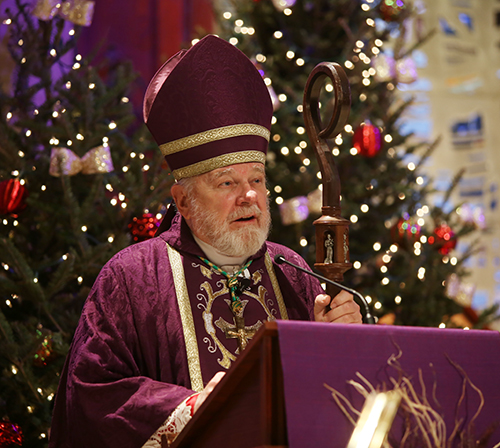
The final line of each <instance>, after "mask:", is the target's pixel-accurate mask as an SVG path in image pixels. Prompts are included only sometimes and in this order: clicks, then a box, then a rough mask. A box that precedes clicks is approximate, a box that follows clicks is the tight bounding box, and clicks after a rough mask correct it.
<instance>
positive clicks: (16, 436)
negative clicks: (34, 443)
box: [0, 420, 23, 448]
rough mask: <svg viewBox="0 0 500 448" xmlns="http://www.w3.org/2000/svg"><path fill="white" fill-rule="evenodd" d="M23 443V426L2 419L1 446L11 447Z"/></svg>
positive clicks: (2, 447)
mask: <svg viewBox="0 0 500 448" xmlns="http://www.w3.org/2000/svg"><path fill="white" fill-rule="evenodd" d="M22 444H23V432H22V431H21V428H20V427H19V426H18V425H16V424H14V423H12V422H9V421H8V420H1V421H0V448H11V447H14V446H21V445H22Z"/></svg>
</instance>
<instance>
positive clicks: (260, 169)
mask: <svg viewBox="0 0 500 448" xmlns="http://www.w3.org/2000/svg"><path fill="white" fill-rule="evenodd" d="M242 169H246V170H248V172H250V173H260V174H265V173H266V170H265V168H264V165H263V164H262V163H258V162H255V163H238V164H234V165H229V166H225V167H223V168H217V169H215V170H212V171H209V172H208V173H207V174H206V176H207V178H208V179H217V178H219V177H221V176H224V175H226V174H227V175H235V174H237V173H240V172H242Z"/></svg>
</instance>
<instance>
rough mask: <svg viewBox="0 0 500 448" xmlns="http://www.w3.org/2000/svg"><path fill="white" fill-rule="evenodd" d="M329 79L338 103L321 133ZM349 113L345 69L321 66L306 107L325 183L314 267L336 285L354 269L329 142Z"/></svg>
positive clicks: (328, 64) (308, 87) (309, 132)
mask: <svg viewBox="0 0 500 448" xmlns="http://www.w3.org/2000/svg"><path fill="white" fill-rule="evenodd" d="M326 78H330V80H331V81H332V85H333V89H334V96H335V99H334V101H335V103H334V108H333V114H332V117H331V119H330V122H329V123H328V125H327V126H326V127H325V128H324V129H322V123H321V116H320V113H319V96H320V93H321V89H322V87H323V84H324V82H325V80H326ZM350 109H351V92H350V88H349V81H348V80H347V76H346V74H345V72H344V70H343V69H342V67H341V66H340V65H338V64H335V63H333V62H322V63H320V64H318V65H317V66H316V67H315V68H314V70H313V71H312V72H311V74H310V75H309V78H308V80H307V83H306V88H305V91H304V104H303V111H304V112H303V113H304V123H305V128H306V131H307V135H308V136H309V140H310V141H311V144H312V146H313V148H314V152H315V154H316V157H317V159H318V164H319V168H320V171H321V178H322V183H323V206H322V207H321V212H322V216H321V217H320V218H319V219H317V220H316V221H314V226H315V227H316V263H315V264H314V267H315V268H316V269H317V270H318V271H320V272H321V273H322V274H323V275H324V276H325V277H326V278H329V279H331V280H334V281H337V282H340V281H342V280H343V278H344V272H346V271H347V270H349V269H350V268H351V267H352V264H351V263H350V261H349V221H348V220H347V219H344V218H342V216H341V214H340V213H341V208H340V179H339V175H338V171H337V167H336V165H335V161H334V159H333V155H332V152H331V150H330V148H329V147H328V144H327V142H326V139H327V138H331V137H335V136H336V135H337V134H339V133H340V132H341V131H342V129H343V128H344V125H345V123H346V121H347V118H348V116H349V112H350ZM332 240H333V242H332ZM332 249H333V253H332ZM337 292H338V291H337V290H335V289H334V287H332V286H330V285H327V293H328V294H330V296H332V297H333V296H335V295H336V294H337Z"/></svg>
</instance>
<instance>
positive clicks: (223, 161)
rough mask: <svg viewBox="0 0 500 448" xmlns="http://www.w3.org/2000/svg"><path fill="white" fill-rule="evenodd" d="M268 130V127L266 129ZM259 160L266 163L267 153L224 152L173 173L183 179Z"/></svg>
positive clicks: (178, 178)
mask: <svg viewBox="0 0 500 448" xmlns="http://www.w3.org/2000/svg"><path fill="white" fill-rule="evenodd" d="M266 130H267V129H266ZM248 162H258V163H263V164H265V163H266V155H265V154H264V153H263V152H262V151H240V152H232V153H229V154H223V155H220V156H217V157H213V158H211V159H207V160H202V161H201V162H198V163H193V164H192V165H188V166H186V167H183V168H179V169H178V170H173V171H172V174H173V175H174V177H175V180H181V179H183V178H184V177H194V176H198V175H199V174H203V173H208V172H209V171H212V170H215V169H217V168H223V167H225V166H229V165H235V164H237V163H248Z"/></svg>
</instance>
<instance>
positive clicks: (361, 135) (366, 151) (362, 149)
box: [352, 123, 382, 157]
mask: <svg viewBox="0 0 500 448" xmlns="http://www.w3.org/2000/svg"><path fill="white" fill-rule="evenodd" d="M352 145H353V146H354V147H355V148H356V149H357V150H358V153H359V154H361V155H362V156H365V157H374V156H375V155H376V154H377V153H378V152H379V151H380V147H381V146H382V139H381V136H380V130H379V128H377V127H376V126H373V125H372V124H371V123H362V124H361V126H360V127H359V128H358V129H356V131H355V132H354V135H353V136H352Z"/></svg>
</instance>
